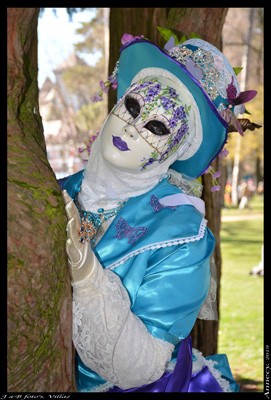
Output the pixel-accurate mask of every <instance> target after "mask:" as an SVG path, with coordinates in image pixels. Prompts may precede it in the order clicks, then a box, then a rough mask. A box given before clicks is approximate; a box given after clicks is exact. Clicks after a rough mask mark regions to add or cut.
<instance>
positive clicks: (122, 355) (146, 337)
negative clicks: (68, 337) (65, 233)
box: [73, 267, 174, 389]
mask: <svg viewBox="0 0 271 400" xmlns="http://www.w3.org/2000/svg"><path fill="white" fill-rule="evenodd" d="M97 270H98V272H97V271H95V272H96V275H92V276H91V277H90V278H86V279H85V280H84V281H82V282H80V283H78V284H74V285H73V286H74V299H73V341H74V345H75V348H76V350H77V351H78V354H79V356H80V358H81V359H82V361H83V363H84V364H85V365H86V366H87V367H89V368H91V369H92V370H93V371H95V372H97V373H98V374H99V375H100V376H101V377H102V378H104V379H106V380H107V381H108V382H110V383H111V384H114V385H116V386H119V387H120V388H122V389H128V388H131V387H137V386H141V385H144V384H148V383H151V382H153V381H155V380H157V379H158V378H160V376H161V375H162V374H163V372H164V371H165V368H166V363H167V362H168V360H170V358H171V354H172V351H173V349H174V346H173V345H172V344H171V343H168V342H165V341H163V340H160V339H156V338H155V337H153V336H152V335H151V334H150V333H149V332H148V330H147V328H146V327H145V325H144V324H143V322H142V321H141V320H140V319H139V318H138V317H136V316H135V315H134V314H133V313H132V312H131V311H130V300H129V296H128V293H127V291H126V290H125V288H124V287H123V286H122V283H121V281H120V279H119V277H118V276H117V275H116V274H115V273H114V272H112V271H109V270H103V269H102V267H101V268H100V269H97ZM127 355H128V357H127ZM127 371H129V374H127ZM101 389H102V388H101Z"/></svg>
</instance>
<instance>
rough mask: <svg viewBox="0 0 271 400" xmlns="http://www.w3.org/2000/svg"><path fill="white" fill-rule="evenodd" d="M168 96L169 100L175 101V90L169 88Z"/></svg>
mask: <svg viewBox="0 0 271 400" xmlns="http://www.w3.org/2000/svg"><path fill="white" fill-rule="evenodd" d="M169 95H170V97H171V98H173V99H175V97H177V93H176V90H175V89H173V88H169Z"/></svg>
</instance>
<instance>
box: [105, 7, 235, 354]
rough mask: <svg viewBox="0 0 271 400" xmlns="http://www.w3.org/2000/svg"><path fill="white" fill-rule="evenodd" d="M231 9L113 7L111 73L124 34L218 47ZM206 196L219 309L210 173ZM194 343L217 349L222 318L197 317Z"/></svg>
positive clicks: (216, 219) (216, 199)
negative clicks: (168, 36) (164, 34)
mask: <svg viewBox="0 0 271 400" xmlns="http://www.w3.org/2000/svg"><path fill="white" fill-rule="evenodd" d="M227 12H228V8H111V9H110V61H109V73H111V72H112V71H113V68H114V65H115V63H116V61H117V60H118V58H119V49H120V39H121V36H122V35H123V33H130V34H132V35H144V36H145V37H147V38H148V39H150V40H152V41H154V42H155V43H156V44H158V45H161V44H162V42H163V39H161V38H160V34H159V32H158V30H157V29H156V26H157V25H159V26H165V27H168V28H171V29H173V30H174V31H178V32H179V37H181V35H182V34H185V35H186V36H187V37H189V35H190V34H191V33H192V32H194V33H196V34H198V35H200V36H201V38H202V39H204V40H207V41H209V42H210V43H212V44H214V45H215V46H217V47H218V48H220V49H221V47H222V28H223V24H224V22H225V18H226V15H227ZM115 101H116V93H115V92H112V91H111V93H110V91H109V101H108V106H109V107H108V108H109V110H111V108H112V107H113V105H114V103H115ZM212 166H213V167H214V169H215V170H216V171H217V170H219V169H220V168H221V160H220V159H218V158H216V159H215V160H214V161H213V163H212ZM202 182H203V185H204V190H203V196H202V197H203V199H204V201H205V203H206V218H207V220H208V224H209V227H210V229H211V230H212V232H213V233H214V235H215V237H216V241H217V244H216V248H215V262H216V266H217V282H218V290H217V301H218V312H219V298H220V276H221V254H220V221H221V201H220V199H221V197H220V194H219V193H217V192H215V193H212V192H211V191H210V189H211V186H212V183H211V177H210V176H209V175H203V177H202ZM192 339H193V346H194V347H196V348H198V349H199V350H200V351H201V352H202V353H203V354H204V355H208V354H214V353H216V352H217V342H218V321H205V320H199V319H198V320H197V322H196V324H195V326H194V328H193V331H192Z"/></svg>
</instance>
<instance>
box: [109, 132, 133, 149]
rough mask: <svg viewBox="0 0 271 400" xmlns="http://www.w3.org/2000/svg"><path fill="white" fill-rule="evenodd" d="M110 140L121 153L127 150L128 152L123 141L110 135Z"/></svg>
mask: <svg viewBox="0 0 271 400" xmlns="http://www.w3.org/2000/svg"><path fill="white" fill-rule="evenodd" d="M112 138H113V145H114V146H115V147H117V149H119V150H121V151H127V150H129V151H130V149H129V148H128V146H127V143H126V142H124V140H122V139H121V138H120V137H119V136H113V135H112Z"/></svg>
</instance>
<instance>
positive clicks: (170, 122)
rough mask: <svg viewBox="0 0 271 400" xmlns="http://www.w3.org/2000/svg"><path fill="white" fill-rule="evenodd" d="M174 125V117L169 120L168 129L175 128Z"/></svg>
mask: <svg viewBox="0 0 271 400" xmlns="http://www.w3.org/2000/svg"><path fill="white" fill-rule="evenodd" d="M176 125H177V121H176V119H175V118H174V117H173V118H171V120H169V127H170V129H172V128H175V126H176Z"/></svg>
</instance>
